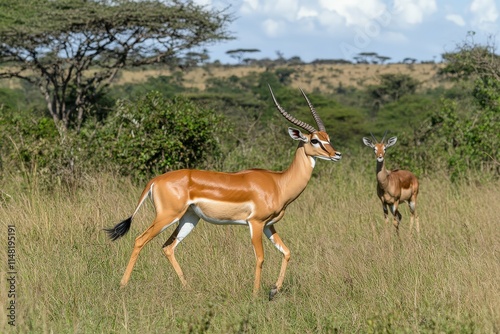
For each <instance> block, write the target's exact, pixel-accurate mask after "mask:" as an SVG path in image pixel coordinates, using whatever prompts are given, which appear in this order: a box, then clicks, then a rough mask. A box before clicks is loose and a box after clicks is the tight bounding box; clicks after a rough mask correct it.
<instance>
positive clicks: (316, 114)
mask: <svg viewBox="0 0 500 334" xmlns="http://www.w3.org/2000/svg"><path fill="white" fill-rule="evenodd" d="M299 89H300V91H301V93H302V96H304V99H306V101H307V105H308V106H309V109H311V114H312V115H313V117H314V120H315V121H316V124H317V125H318V128H319V131H323V132H326V129H325V125H324V124H323V121H322V120H321V118H319V115H318V113H316V110H314V107H313V105H312V103H311V101H309V99H308V98H307V96H306V93H304V91H303V90H302V88H299Z"/></svg>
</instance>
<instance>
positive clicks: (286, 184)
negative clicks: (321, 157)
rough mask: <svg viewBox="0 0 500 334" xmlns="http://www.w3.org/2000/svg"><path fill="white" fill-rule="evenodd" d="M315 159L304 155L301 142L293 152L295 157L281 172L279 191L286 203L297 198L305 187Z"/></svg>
mask: <svg viewBox="0 0 500 334" xmlns="http://www.w3.org/2000/svg"><path fill="white" fill-rule="evenodd" d="M315 162H316V161H315V159H314V158H312V157H309V156H308V155H306V152H305V149H304V145H303V143H302V142H301V143H300V144H299V146H298V147H297V150H296V151H295V157H294V159H293V161H292V163H291V164H290V166H289V167H288V169H287V170H285V171H283V173H282V178H281V180H280V185H281V189H282V192H283V195H284V197H285V200H286V201H287V202H291V201H293V200H294V199H295V198H297V197H298V196H299V195H300V194H301V193H302V191H304V189H305V188H306V186H307V183H308V182H309V179H310V178H311V175H312V172H313V169H314V164H315Z"/></svg>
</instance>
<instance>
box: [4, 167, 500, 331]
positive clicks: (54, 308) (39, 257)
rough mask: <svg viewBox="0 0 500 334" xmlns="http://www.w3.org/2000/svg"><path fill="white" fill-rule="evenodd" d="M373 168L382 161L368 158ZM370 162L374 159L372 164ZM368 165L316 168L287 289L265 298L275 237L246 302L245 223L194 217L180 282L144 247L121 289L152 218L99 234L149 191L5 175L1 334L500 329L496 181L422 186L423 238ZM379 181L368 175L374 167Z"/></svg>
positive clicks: (291, 222) (299, 204)
mask: <svg viewBox="0 0 500 334" xmlns="http://www.w3.org/2000/svg"><path fill="white" fill-rule="evenodd" d="M372 165H373V166H372ZM372 167H373V168H372ZM374 168H375V166H374V162H373V164H371V163H370V164H369V165H366V166H364V165H359V166H357V165H355V164H353V163H351V162H349V159H348V157H346V158H344V159H343V160H342V161H341V162H340V163H337V164H333V163H330V164H329V163H327V162H323V161H320V162H319V163H318V168H317V171H316V173H315V175H314V177H313V179H312V180H311V182H310V184H309V186H308V188H307V189H306V191H305V192H304V193H303V195H302V196H301V197H299V199H298V200H297V201H296V202H295V203H293V204H291V205H290V207H289V209H288V211H287V215H286V216H285V218H284V219H283V220H282V221H281V222H279V223H278V224H277V225H276V227H277V230H278V232H279V233H280V235H281V236H282V238H283V240H284V242H285V243H286V244H287V245H288V246H289V248H290V249H291V251H292V259H291V262H290V265H289V270H288V272H287V276H286V278H285V283H284V286H283V290H282V292H281V293H280V294H278V295H277V297H276V298H275V300H274V301H272V302H269V301H268V300H267V293H268V291H269V288H270V287H271V286H272V285H273V284H274V282H275V280H276V279H277V276H278V272H279V266H280V262H281V256H280V254H279V253H278V252H277V251H276V250H275V249H274V248H273V247H272V246H271V245H270V243H269V242H267V241H265V252H266V262H265V263H264V270H263V277H262V285H263V290H262V291H261V293H260V294H259V296H258V297H257V298H252V296H251V295H252V293H251V292H252V285H253V278H254V277H253V271H254V255H253V250H252V247H251V243H250V238H249V231H248V229H247V228H245V227H238V226H230V227H226V226H214V225H210V224H208V223H203V222H202V223H200V224H198V227H197V228H196V230H195V231H194V232H193V233H192V234H191V235H190V236H189V237H188V238H187V239H186V240H185V241H184V242H183V243H182V244H181V245H180V246H179V247H178V248H177V253H176V255H177V259H178V261H179V263H180V264H181V266H182V267H183V269H184V273H185V274H186V276H187V279H188V282H189V284H190V289H188V290H184V289H182V288H181V284H180V282H179V281H178V278H177V276H176V275H175V272H174V271H173V269H172V268H171V266H170V264H169V263H168V261H167V260H166V258H165V257H164V255H163V253H162V251H161V245H162V244H163V242H164V241H165V240H166V239H167V238H168V236H169V233H171V232H172V231H173V229H172V228H171V229H169V231H166V233H163V234H161V235H160V236H159V237H157V238H156V239H154V240H153V241H151V243H150V244H148V245H147V246H146V247H145V248H144V249H143V251H142V252H141V254H140V256H139V259H138V262H137V264H136V266H135V268H134V271H133V273H132V277H131V280H130V282H129V285H128V286H127V287H126V288H125V289H120V288H119V282H120V279H121V276H122V274H123V271H124V270H125V266H126V264H127V262H128V260H129V257H130V254H131V251H132V245H133V241H134V239H135V237H136V236H137V235H138V234H139V233H141V232H142V231H143V230H145V229H146V227H147V226H148V224H149V223H150V222H151V220H152V218H153V209H152V206H151V205H150V204H148V205H146V206H143V207H142V209H141V211H140V213H139V215H138V216H137V217H136V219H135V220H134V222H133V224H132V228H131V231H130V232H129V233H128V234H127V235H126V236H125V237H124V238H122V239H120V240H118V241H116V242H111V241H109V240H107V238H106V236H105V234H104V233H103V231H102V228H104V227H110V226H112V225H114V224H116V223H117V222H118V221H120V220H121V219H123V218H126V217H127V216H128V215H130V213H131V212H132V210H133V209H134V207H135V204H136V201H137V199H138V196H139V194H140V192H141V191H142V186H136V185H134V184H132V183H131V182H129V181H128V180H127V179H122V178H119V177H115V176H110V175H101V176H96V177H89V178H88V180H86V182H85V184H86V185H85V187H83V188H82V189H78V190H75V191H73V192H68V191H66V190H61V189H55V190H53V191H52V192H51V193H50V194H49V193H44V192H42V191H41V190H38V189H36V188H29V187H23V183H22V182H15V180H10V181H8V180H6V179H4V180H3V184H2V190H3V192H4V194H9V195H10V196H11V197H10V198H9V197H8V196H7V195H4V196H3V198H4V201H3V202H0V203H1V205H0V220H1V231H2V232H1V233H0V235H1V238H2V240H1V241H0V245H1V252H2V253H1V254H2V259H6V257H5V255H6V251H7V225H15V228H16V246H15V247H16V270H17V283H16V292H17V296H16V326H15V328H12V327H11V326H9V325H8V323H7V314H6V312H7V311H6V305H7V299H6V287H7V282H6V279H7V274H6V271H7V270H6V262H7V261H6V260H2V265H1V268H2V273H1V277H0V281H1V289H2V290H1V292H2V293H1V298H2V302H1V309H0V332H2V333H8V332H13V331H14V330H16V331H17V332H20V333H139V332H141V333H166V332H172V333H185V332H190V333H202V332H207V333H245V332H249V333H252V332H254V333H319V332H321V333H472V332H477V333H495V332H498V331H499V330H500V265H499V263H500V228H499V226H498V223H499V222H500V208H499V204H498V201H497V198H498V195H499V194H500V183H499V182H497V183H494V184H488V185H466V184H462V185H451V184H450V183H448V182H447V181H446V179H444V178H436V179H423V180H421V194H420V197H419V203H418V207H417V212H418V214H419V216H420V223H421V233H420V235H416V234H415V233H410V231H408V226H409V211H408V209H407V207H406V205H405V206H404V207H403V209H402V213H403V222H402V226H401V228H400V230H401V236H400V238H397V237H396V236H395V234H394V231H393V227H392V226H385V225H384V222H383V217H382V210H381V205H380V204H379V202H378V199H377V198H376V196H375V175H372V173H371V172H372V171H373V170H374ZM373 174H374V173H373Z"/></svg>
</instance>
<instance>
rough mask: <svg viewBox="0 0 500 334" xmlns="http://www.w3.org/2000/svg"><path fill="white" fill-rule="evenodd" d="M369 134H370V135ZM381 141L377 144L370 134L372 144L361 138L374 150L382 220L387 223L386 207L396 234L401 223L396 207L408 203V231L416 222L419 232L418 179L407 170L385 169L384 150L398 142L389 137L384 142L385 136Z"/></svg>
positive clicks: (368, 140) (395, 138) (394, 138)
mask: <svg viewBox="0 0 500 334" xmlns="http://www.w3.org/2000/svg"><path fill="white" fill-rule="evenodd" d="M370 134H371V133H370ZM386 135H387V131H386V132H385V134H384V137H383V138H382V141H380V142H378V141H377V139H376V138H375V137H374V136H373V134H371V136H372V138H373V142H372V141H371V140H370V139H369V138H366V137H363V143H364V144H365V145H366V146H368V147H371V148H373V149H374V150H375V156H376V157H377V196H378V197H379V198H380V200H381V201H382V209H383V210H384V219H385V222H386V223H388V222H389V219H388V217H387V214H388V213H387V206H389V208H390V210H391V213H392V215H393V218H394V220H393V224H394V227H396V232H399V223H400V222H401V213H400V212H399V210H398V205H399V203H401V202H405V201H406V202H408V206H409V207H410V214H411V217H410V231H411V229H412V227H413V223H414V221H416V229H417V232H419V230H420V227H419V223H418V218H416V214H415V209H416V205H417V195H418V179H417V177H416V176H415V175H413V173H412V172H410V171H407V170H400V169H394V170H391V171H389V170H387V169H386V168H385V150H386V149H387V148H389V147H391V146H393V145H394V144H396V141H397V140H398V138H397V137H391V138H389V140H387V143H386V142H385V136H386Z"/></svg>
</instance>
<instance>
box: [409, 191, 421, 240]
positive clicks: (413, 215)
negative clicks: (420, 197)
mask: <svg viewBox="0 0 500 334" xmlns="http://www.w3.org/2000/svg"><path fill="white" fill-rule="evenodd" d="M416 205H417V202H416V198H415V197H412V198H411V200H410V201H408V206H409V207H410V214H411V216H410V231H412V228H413V223H414V222H415V223H416V224H415V228H416V230H417V233H420V226H419V225H420V224H419V222H418V217H417V214H416V212H415V209H416Z"/></svg>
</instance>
